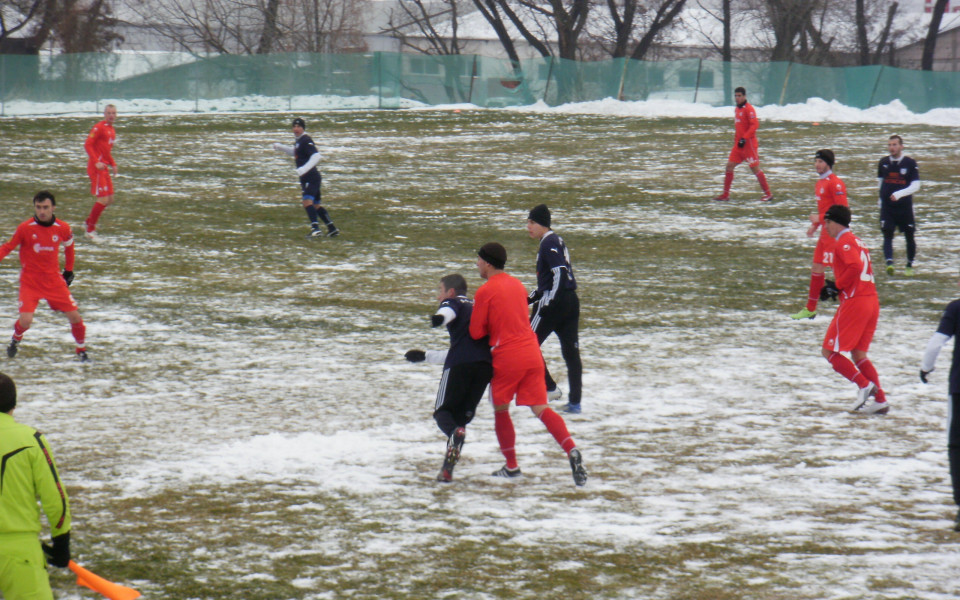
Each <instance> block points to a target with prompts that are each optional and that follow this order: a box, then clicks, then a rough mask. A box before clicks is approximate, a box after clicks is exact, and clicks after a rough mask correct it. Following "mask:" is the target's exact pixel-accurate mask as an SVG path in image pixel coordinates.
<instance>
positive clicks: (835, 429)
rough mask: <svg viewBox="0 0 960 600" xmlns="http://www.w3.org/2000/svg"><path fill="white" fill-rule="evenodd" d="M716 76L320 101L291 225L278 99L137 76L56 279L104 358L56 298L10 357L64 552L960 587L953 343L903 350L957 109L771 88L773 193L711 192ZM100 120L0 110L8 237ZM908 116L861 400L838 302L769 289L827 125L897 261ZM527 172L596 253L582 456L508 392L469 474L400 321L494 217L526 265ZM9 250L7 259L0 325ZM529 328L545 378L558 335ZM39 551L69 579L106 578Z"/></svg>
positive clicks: (321, 592) (625, 582) (523, 591)
mask: <svg viewBox="0 0 960 600" xmlns="http://www.w3.org/2000/svg"><path fill="white" fill-rule="evenodd" d="M871 110H874V111H876V110H877V109H871ZM625 111H626V112H625ZM707 111H709V112H707ZM804 111H810V112H804ZM817 111H820V112H817ZM127 112H129V111H127ZM157 112H162V111H157ZM731 112H732V111H731V110H730V109H729V108H726V109H715V108H711V107H700V106H698V105H683V104H677V103H673V104H672V106H668V105H652V104H651V103H637V104H636V105H635V106H633V107H632V108H631V107H625V106H622V105H620V104H604V103H591V104H589V105H576V106H567V107H559V108H555V109H550V108H547V107H536V106H535V107H525V108H519V109H512V110H503V111H493V110H473V109H470V108H469V107H465V106H460V107H447V108H445V109H440V110H435V109H431V110H425V109H424V110H419V109H418V110H410V111H399V112H382V111H345V112H318V113H308V114H306V115H304V116H305V117H306V119H307V121H308V130H309V131H310V132H311V133H312V134H313V136H314V139H315V140H316V141H317V143H318V147H320V149H321V152H322V153H323V155H324V160H323V162H322V165H323V174H324V199H325V200H324V203H325V205H326V206H327V207H328V208H329V210H330V212H331V214H332V215H333V217H334V219H335V220H336V222H337V224H338V225H339V226H340V228H341V229H342V230H343V232H344V233H343V235H342V236H341V237H340V238H337V239H329V240H328V239H322V240H306V239H304V237H303V235H304V234H305V233H306V221H305V218H304V215H303V211H302V209H301V208H300V207H299V201H298V198H297V193H296V192H297V188H296V181H295V175H294V173H293V170H292V166H291V163H290V162H288V161H287V159H285V158H284V157H283V156H281V155H280V154H277V153H275V152H273V151H272V150H270V149H269V145H270V143H271V142H274V141H286V140H287V139H289V138H290V134H289V130H288V128H287V125H288V124H289V120H290V118H291V117H292V116H293V114H292V113H287V112H283V113H272V114H270V113H247V114H214V115H170V114H154V115H139V116H129V115H128V114H126V113H125V110H124V106H123V105H121V106H120V114H121V116H120V120H119V122H118V135H119V137H120V140H119V142H118V146H117V149H116V154H115V155H116V157H117V159H118V161H119V162H120V168H121V176H120V178H119V179H118V180H117V182H116V184H117V189H118V190H119V192H118V199H119V200H118V204H117V205H116V206H115V207H114V208H111V209H109V210H108V211H107V212H106V213H105V216H104V217H103V221H102V224H103V225H102V231H103V234H104V236H105V238H106V240H105V242H104V243H103V244H101V245H97V246H93V245H91V244H89V243H86V242H84V241H83V240H80V241H79V242H78V246H79V247H78V264H77V268H76V272H77V280H76V283H75V284H74V287H73V292H74V295H75V296H76V298H77V300H78V302H79V303H80V307H81V311H82V313H83V314H84V317H85V320H86V321H87V324H88V336H89V342H88V343H89V348H90V353H91V356H92V357H93V359H94V361H95V362H94V363H93V364H92V365H85V366H81V365H78V364H75V363H73V362H70V360H69V356H70V352H71V341H70V337H69V329H68V327H67V326H66V324H65V322H64V320H63V319H62V318H58V317H57V316H56V315H53V314H51V313H49V312H46V311H41V312H39V313H38V316H37V320H36V322H35V324H34V327H33V328H32V329H31V330H30V331H29V332H28V334H27V337H26V339H25V342H24V346H23V348H22V350H21V354H20V355H18V357H17V358H16V359H15V360H14V361H7V362H6V363H5V364H4V366H3V370H4V371H5V372H7V373H9V374H10V375H12V376H13V377H14V379H15V380H16V381H17V382H18V384H19V386H20V392H21V406H20V407H19V408H18V409H17V413H16V414H17V418H18V419H19V420H21V421H22V422H25V423H29V424H32V425H34V426H36V427H38V428H39V429H41V430H42V431H44V432H45V433H46V434H47V436H48V438H49V440H50V443H51V444H52V445H53V447H54V450H55V451H56V453H57V456H58V460H59V462H60V467H61V471H62V475H63V477H64V479H65V481H66V482H67V484H68V489H69V491H70V493H71V496H72V501H73V509H74V513H75V517H74V519H75V524H74V552H75V555H76V558H77V559H78V562H80V563H81V564H85V565H86V566H88V567H90V568H91V569H93V570H94V571H96V572H98V573H101V574H103V575H104V576H107V577H111V578H113V579H116V580H119V581H122V582H124V583H127V584H132V585H134V586H136V587H138V588H139V589H141V590H142V591H143V592H144V593H145V595H146V596H148V597H156V598H176V599H188V598H189V599H193V598H196V599H201V598H202V599H214V598H216V599H220V598H224V599H226V598H230V599H238V598H245V599H264V600H268V599H269V600H274V599H286V598H291V599H292V598H298V599H299V598H302V599H322V598H476V599H488V598H664V599H678V598H690V599H693V598H698V599H699V598H710V599H734V598H751V599H774V598H776V599H782V598H791V599H826V598H829V599H834V598H836V599H847V598H850V599H852V598H858V599H859V598H891V599H892V598H923V599H940V598H944V599H945V598H955V597H956V596H957V592H958V589H960V587H958V584H957V582H956V580H957V577H956V573H957V572H958V568H960V535H958V534H955V533H953V532H952V531H951V530H950V528H949V527H950V523H951V519H952V517H953V515H954V514H955V510H956V508H955V507H954V506H953V505H952V503H951V501H950V487H949V477H948V472H947V461H946V441H945V433H944V418H945V414H946V403H945V398H946V374H947V371H948V367H949V356H950V352H949V350H945V352H944V356H942V357H941V359H940V361H939V363H938V369H937V371H936V372H935V373H934V374H933V375H932V383H931V384H930V385H926V386H924V385H923V384H921V383H920V382H919V380H918V379H917V376H916V374H917V370H918V368H919V362H920V358H921V356H922V352H923V348H924V346H925V344H926V340H927V339H928V337H929V335H930V334H931V333H932V332H933V330H934V329H935V327H936V323H937V320H938V319H939V315H940V310H941V309H942V307H943V306H944V305H945V304H946V302H947V301H949V300H951V299H953V298H955V297H957V294H958V290H957V288H956V286H955V284H956V281H957V279H958V264H960V263H958V260H957V257H958V255H960V239H958V238H957V236H956V233H955V232H956V229H957V225H958V220H960V217H958V213H957V209H956V206H955V197H956V190H957V186H958V184H960V175H958V173H957V170H956V164H957V161H958V158H960V156H958V155H960V150H958V149H960V143H958V142H960V135H958V133H957V130H956V128H955V125H956V123H957V122H960V112H958V111H946V112H944V113H942V114H941V115H940V117H937V118H936V119H933V120H931V119H929V118H927V117H923V118H919V117H918V116H916V115H910V114H909V113H906V112H905V111H904V110H902V108H898V107H896V106H892V107H887V108H886V111H885V112H884V111H880V112H876V113H871V111H854V110H852V109H845V108H843V107H839V108H837V107H834V108H832V109H831V108H829V107H826V108H824V107H823V106H820V105H817V104H816V103H815V102H814V103H812V104H809V103H808V105H807V106H805V107H793V108H789V107H787V108H783V109H775V108H773V107H767V108H765V109H762V110H760V117H761V120H762V124H761V130H760V140H761V158H762V159H763V160H764V169H765V171H766V172H767V175H768V178H769V179H770V181H771V185H772V187H773V190H774V193H775V195H776V200H775V201H774V202H773V203H771V204H769V205H765V204H761V203H759V202H758V201H757V200H758V199H759V195H760V194H759V188H758V186H757V183H756V180H755V179H754V178H753V177H752V176H750V175H749V172H748V170H747V169H746V168H745V167H741V168H740V169H739V170H738V171H737V179H736V180H735V182H734V190H733V201H732V202H730V203H725V204H719V203H711V202H710V201H709V200H708V198H710V197H712V196H713V195H714V194H716V193H717V192H718V191H719V186H720V185H721V183H722V167H723V163H724V162H725V160H726V156H727V153H728V151H729V144H730V138H731V136H732V123H731V121H732V118H731V115H730V113H731ZM954 113H956V114H954ZM929 114H930V113H928V115H929ZM838 115H843V116H842V117H841V116H838ZM950 119H955V120H956V121H951V120H950ZM92 122H93V119H92V117H91V116H89V115H87V116H70V117H56V118H50V117H45V118H36V119H35V118H29V119H27V118H17V119H2V120H0V139H2V141H3V144H2V146H0V159H2V161H3V164H4V172H3V176H2V180H3V187H2V190H0V203H2V206H3V213H2V214H3V217H2V219H0V231H2V232H3V235H8V234H9V233H12V231H13V229H14V227H15V226H16V224H17V223H18V222H20V221H21V220H23V219H25V218H27V217H28V216H29V214H30V210H31V209H30V206H29V199H30V198H31V197H32V195H33V193H34V192H35V191H36V190H37V189H40V188H43V187H50V188H52V189H53V191H54V192H55V193H56V194H57V197H58V211H57V214H58V216H60V217H61V218H63V219H65V220H67V221H68V222H71V223H73V224H75V225H77V224H79V223H80V222H81V221H82V220H83V218H84V217H85V216H86V213H87V211H88V210H89V207H90V202H91V200H90V199H89V198H88V196H87V187H88V183H87V181H86V178H85V174H84V170H83V166H84V160H85V159H84V155H83V150H82V143H83V139H84V136H85V134H86V133H87V131H88V129H89V127H90V125H92ZM814 122H816V123H818V124H816V125H814ZM938 124H943V125H950V126H938ZM893 132H897V133H900V134H901V135H903V136H904V139H905V140H906V143H907V151H908V153H910V154H911V155H913V156H914V157H916V158H917V159H918V161H919V163H920V166H921V176H922V177H923V179H924V187H923V189H922V190H921V192H920V193H919V194H918V196H917V206H918V220H919V223H920V231H919V234H918V244H919V248H920V255H919V258H918V262H917V268H918V275H917V277H915V278H912V279H905V278H903V277H897V276H895V277H893V278H888V277H886V276H885V275H880V276H879V277H878V288H879V292H880V299H881V305H882V307H883V308H882V313H881V320H880V326H879V330H878V332H877V337H876V339H875V341H874V345H873V348H872V350H871V357H872V358H873V360H874V363H875V364H876V365H877V367H878V370H879V372H880V376H881V380H882V382H883V384H884V387H885V388H886V389H887V391H888V395H889V398H890V400H891V402H892V403H893V409H892V410H891V413H890V415H889V416H887V417H882V418H881V417H878V418H862V417H859V416H853V415H850V414H847V413H845V412H844V410H843V409H844V408H845V407H846V406H847V404H848V402H849V401H850V400H851V399H852V396H853V393H854V388H853V386H852V384H850V383H848V382H846V381H845V380H843V379H842V378H840V376H839V375H837V374H835V373H834V372H833V371H832V370H831V369H830V367H829V365H828V364H827V363H826V361H824V360H823V359H822V358H821V357H820V354H819V344H820V341H821V340H822V336H823V332H824V329H825V327H826V324H827V323H828V322H829V321H828V319H829V317H830V316H831V315H832V312H833V306H832V305H829V304H828V305H826V306H824V308H823V313H822V314H821V316H818V317H817V319H815V320H813V321H805V322H803V323H796V322H793V321H791V320H790V319H789V318H788V317H787V315H788V314H789V313H791V312H795V311H796V310H797V309H798V308H799V306H800V305H801V302H802V300H803V298H804V296H805V294H806V286H807V281H808V278H807V273H808V271H809V263H810V256H811V254H812V250H813V244H812V242H811V241H810V240H808V239H807V238H806V236H805V235H804V231H805V229H806V225H805V221H806V214H807V213H808V212H810V211H811V210H812V208H813V202H812V189H813V183H814V181H815V174H814V172H813V168H812V156H813V153H814V151H815V150H816V149H818V148H821V147H831V148H833V149H834V150H835V151H836V153H837V156H838V164H837V171H838V173H839V174H840V175H841V176H842V177H843V178H844V179H845V180H846V182H847V186H848V190H849V191H850V194H851V204H852V208H853V210H854V215H855V221H854V224H853V226H854V230H855V231H856V232H857V233H858V234H859V235H860V236H861V237H862V238H863V239H864V241H865V242H867V244H868V245H869V246H870V247H871V248H872V249H873V254H872V255H873V258H874V261H875V262H882V260H881V258H882V254H881V252H880V247H879V241H880V236H879V231H877V230H876V220H875V219H876V215H875V211H876V199H875V189H876V180H875V174H876V173H875V163H876V160H877V159H879V158H880V157H881V156H882V155H883V153H884V150H885V147H886V138H887V136H888V135H889V134H890V133H893ZM539 202H546V203H547V204H549V205H550V207H551V208H552V209H553V210H554V221H555V228H556V230H557V231H558V232H559V233H560V234H561V235H562V236H563V237H564V239H565V240H566V241H567V243H568V245H569V246H570V249H571V253H572V257H573V262H574V267H575V269H576V270H577V277H578V280H579V281H580V284H581V290H580V292H581V302H582V304H583V307H584V312H583V320H582V324H581V348H582V353H583V357H584V366H585V391H584V412H583V414H581V415H577V416H572V417H570V418H568V419H567V422H568V426H569V427H570V429H571V433H572V434H573V435H574V437H575V439H576V440H577V442H578V444H579V446H580V447H581V449H582V450H583V453H584V458H585V463H586V467H587V469H588V472H589V474H590V480H589V481H588V483H587V486H586V487H585V488H582V489H578V488H575V487H574V485H573V482H572V479H571V477H570V473H569V468H568V466H567V463H566V460H565V457H564V456H563V454H562V452H561V451H560V450H559V449H558V448H557V446H556V445H555V443H554V442H553V440H552V438H550V436H549V435H548V434H547V433H546V432H545V431H544V429H543V427H542V425H541V424H540V423H539V422H538V421H537V420H536V419H534V418H533V417H532V416H531V415H530V414H529V412H528V411H523V410H514V422H515V424H516V425H517V431H518V454H519V460H520V463H521V466H522V468H523V471H524V477H523V478H522V479H520V480H519V481H501V480H497V479H494V478H492V477H490V476H489V473H490V472H491V471H493V470H495V469H497V468H498V467H499V466H500V465H501V464H502V457H501V455H500V453H499V450H498V447H497V444H496V439H495V435H494V433H493V419H492V416H491V411H490V410H489V408H482V409H481V410H480V414H479V415H478V416H477V418H476V419H475V421H474V423H473V424H472V425H471V427H470V429H469V431H468V438H467V444H466V446H465V448H464V458H463V460H462V462H461V464H460V465H459V466H458V467H457V470H456V474H455V482H454V483H452V484H450V485H440V484H437V483H436V482H435V481H434V477H435V475H436V472H437V470H438V469H439V465H440V462H441V459H442V448H443V443H444V440H443V439H442V436H441V435H440V433H439V432H438V430H437V429H436V427H435V425H434V424H433V422H432V419H431V418H430V414H431V412H432V408H433V402H434V395H435V391H436V384H437V381H438V378H439V371H438V370H436V369H435V368H433V367H431V366H428V365H411V364H409V363H406V362H405V361H404V360H403V352H404V351H405V350H407V349H410V348H441V347H443V346H444V343H445V340H444V334H443V333H442V332H440V331H437V330H432V329H430V327H429V323H428V318H427V317H428V315H429V314H430V313H431V312H432V310H433V308H434V301H433V295H434V288H435V285H436V281H437V280H438V279H439V277H441V276H442V275H444V274H446V273H448V272H453V271H459V272H461V273H463V274H464V275H465V276H467V279H468V281H469V283H470V285H471V293H472V290H473V289H475V288H476V286H478V285H479V284H480V280H479V278H478V277H477V275H476V272H475V268H474V267H473V262H474V257H475V251H476V248H477V247H479V245H481V244H482V243H483V242H486V241H490V240H497V241H500V242H502V243H503V244H504V245H505V246H506V247H507V250H508V253H509V259H508V263H507V266H508V270H510V271H512V272H514V273H515V274H517V275H518V276H520V277H521V278H522V279H523V280H524V281H525V282H526V283H527V284H530V283H532V282H533V281H534V274H533V267H534V260H535V253H536V245H535V242H533V241H532V240H530V239H529V238H528V237H527V236H526V232H525V231H524V229H523V226H524V223H525V218H526V213H527V210H529V208H530V207H532V206H533V205H535V204H537V203H539ZM76 231H78V232H79V227H78V228H77V229H76ZM896 251H897V257H898V263H899V262H902V258H903V241H902V239H899V240H897V244H896ZM877 270H878V271H881V270H882V269H880V268H877ZM16 278H17V269H16V262H15V257H8V258H7V259H6V260H5V261H4V262H3V263H2V264H0V290H4V291H2V293H0V313H2V321H0V322H3V323H11V322H12V321H13V319H14V318H15V308H16V304H15V302H16ZM544 352H545V356H546V359H547V361H548V363H549V364H550V366H551V369H552V370H553V371H555V375H557V376H559V377H558V379H559V380H560V381H561V382H562V385H563V387H564V388H565V381H564V380H565V371H564V369H563V364H562V360H561V359H560V356H559V347H558V344H557V343H556V341H555V340H552V339H551V340H550V341H548V342H547V343H546V344H545V345H544ZM53 580H54V584H55V586H56V590H57V591H58V597H62V598H68V599H77V598H89V597H93V596H92V594H91V593H88V592H86V591H79V588H77V587H76V586H74V585H73V583H72V580H71V578H69V577H68V576H67V575H66V574H65V573H61V572H57V573H55V574H54V576H53Z"/></svg>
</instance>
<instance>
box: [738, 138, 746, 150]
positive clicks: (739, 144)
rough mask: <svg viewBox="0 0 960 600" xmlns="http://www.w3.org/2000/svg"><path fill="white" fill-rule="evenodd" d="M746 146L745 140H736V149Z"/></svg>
mask: <svg viewBox="0 0 960 600" xmlns="http://www.w3.org/2000/svg"><path fill="white" fill-rule="evenodd" d="M746 145H747V138H740V139H739V140H737V148H743V147H744V146H746Z"/></svg>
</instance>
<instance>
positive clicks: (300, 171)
mask: <svg viewBox="0 0 960 600" xmlns="http://www.w3.org/2000/svg"><path fill="white" fill-rule="evenodd" d="M306 128H307V124H306V122H305V121H304V120H303V119H301V118H299V117H298V118H296V119H294V120H293V136H294V137H295V138H296V142H295V143H294V144H293V145H292V146H287V145H286V144H274V145H273V149H274V150H277V151H279V152H283V153H284V154H288V155H290V156H292V157H293V158H294V159H295V160H296V163H297V175H299V176H300V190H301V191H302V193H303V208H304V210H306V211H307V218H308V219H310V233H309V235H308V236H307V237H318V236H321V235H324V234H326V235H328V236H330V237H333V236H335V235H338V234H339V233H340V230H339V229H337V226H336V225H334V224H333V220H332V219H330V213H328V212H327V209H325V208H324V207H322V206H321V205H320V184H321V182H322V178H321V177H320V171H319V170H317V165H318V164H319V163H320V153H319V152H318V151H317V147H316V145H315V144H314V143H313V139H312V138H311V137H310V136H309V135H307V134H306ZM318 221H323V222H324V224H325V225H326V226H327V231H326V232H324V231H323V230H322V229H320V224H319V223H318Z"/></svg>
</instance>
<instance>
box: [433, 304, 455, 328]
mask: <svg viewBox="0 0 960 600" xmlns="http://www.w3.org/2000/svg"><path fill="white" fill-rule="evenodd" d="M437 314H438V315H440V316H441V317H443V324H444V325H446V324H447V323H449V322H450V321H452V320H454V319H456V318H457V313H456V312H454V310H453V309H452V308H450V307H449V306H441V307H440V308H439V309H438V310H437Z"/></svg>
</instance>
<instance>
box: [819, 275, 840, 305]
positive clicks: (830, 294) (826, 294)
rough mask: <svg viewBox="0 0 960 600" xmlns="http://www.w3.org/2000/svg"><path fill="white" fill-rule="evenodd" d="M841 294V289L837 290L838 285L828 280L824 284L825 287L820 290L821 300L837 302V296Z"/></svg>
mask: <svg viewBox="0 0 960 600" xmlns="http://www.w3.org/2000/svg"><path fill="white" fill-rule="evenodd" d="M839 294H840V289H839V288H837V284H836V283H835V282H834V281H833V280H832V279H827V280H826V281H824V282H823V287H822V288H820V300H821V301H826V300H836V299H837V296H838V295H839Z"/></svg>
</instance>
